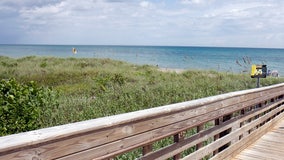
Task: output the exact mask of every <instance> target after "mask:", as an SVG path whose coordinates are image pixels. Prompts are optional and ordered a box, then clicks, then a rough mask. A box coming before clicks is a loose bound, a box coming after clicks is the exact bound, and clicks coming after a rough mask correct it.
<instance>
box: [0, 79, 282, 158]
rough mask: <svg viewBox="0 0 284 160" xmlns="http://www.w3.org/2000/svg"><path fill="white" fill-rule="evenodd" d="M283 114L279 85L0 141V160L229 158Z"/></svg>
mask: <svg viewBox="0 0 284 160" xmlns="http://www.w3.org/2000/svg"><path fill="white" fill-rule="evenodd" d="M283 111H284V84H278V85H274V86H269V87H263V88H258V89H251V90H245V91H238V92H232V93H227V94H223V95H218V96H212V97H208V98H203V99H198V100H193V101H188V102H183V103H178V104H172V105H167V106H162V107H156V108H152V109H147V110H141V111H137V112H131V113H126V114H121V115H115V116H110V117H104V118H98V119H93V120H88V121H83V122H78V123H73V124H67V125H62V126H56V127H51V128H45V129H40V130H35V131H31V132H26V133H20V134H15V135H10V136H5V137H0V159H5V160H6V159H19V160H23V159H29V160H39V159H41V160H46V159H59V160H66V159H70V160H80V159H82V160H83V159H119V158H121V159H134V158H133V156H137V157H136V158H139V159H149V160H153V159H167V158H173V159H180V158H184V159H202V158H205V159H206V158H212V159H230V158H232V157H234V156H235V155H236V154H238V153H239V152H240V151H241V150H243V149H244V148H246V147H247V146H248V145H250V144H251V143H253V142H254V141H255V140H257V139H258V138H259V137H261V136H262V135H263V134H265V133H266V132H267V131H268V130H269V129H270V128H271V127H273V126H274V125H275V124H276V123H277V121H278V120H280V119H281V118H283V117H284V113H283ZM157 146H159V147H157ZM162 146H163V147H162ZM125 157H126V158H125Z"/></svg>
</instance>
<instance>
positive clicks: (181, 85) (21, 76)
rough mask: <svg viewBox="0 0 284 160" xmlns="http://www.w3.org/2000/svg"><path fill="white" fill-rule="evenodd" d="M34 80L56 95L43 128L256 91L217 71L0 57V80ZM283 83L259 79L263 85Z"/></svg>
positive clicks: (239, 77) (244, 80) (242, 78)
mask: <svg viewBox="0 0 284 160" xmlns="http://www.w3.org/2000/svg"><path fill="white" fill-rule="evenodd" d="M9 78H15V79H16V80H17V81H19V82H21V83H27V82H29V81H35V82H37V83H38V85H40V86H46V87H52V88H53V90H56V91H58V92H59V100H58V101H59V106H54V107H53V108H52V107H51V108H48V109H46V111H45V112H44V114H43V115H42V117H41V121H42V124H43V126H42V127H49V126H54V125H59V124H66V123H71V122H76V121H82V120H87V119H93V118H98V117H103V116H109V115H115V114H120V113H125V112H131V111H136V110H141V109H146V108H151V107H157V106H162V105H166V104H172V103H177V102H182V101H188V100H193V99H198V98H202V97H208V96H212V95H217V94H222V93H227V92H231V91H237V90H243V89H250V88H255V86H256V82H255V79H251V78H250V77H249V75H247V74H233V73H219V72H215V71H196V70H195V71H190V70H189V71H185V72H183V73H175V72H161V71H159V70H158V68H157V67H154V66H148V65H143V66H138V65H133V64H129V63H125V62H121V61H114V60H110V59H95V58H55V57H35V56H30V57H24V58H19V59H13V58H9V57H3V56H2V57H0V79H9ZM281 82H284V79H283V78H271V77H268V78H266V79H261V84H262V86H267V85H271V84H276V83H281Z"/></svg>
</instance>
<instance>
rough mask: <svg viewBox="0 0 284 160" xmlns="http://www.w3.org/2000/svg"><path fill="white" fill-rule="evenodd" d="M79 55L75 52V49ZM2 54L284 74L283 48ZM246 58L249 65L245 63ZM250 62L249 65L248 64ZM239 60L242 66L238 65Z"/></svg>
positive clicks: (0, 49) (14, 49)
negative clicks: (263, 68)
mask: <svg viewBox="0 0 284 160" xmlns="http://www.w3.org/2000/svg"><path fill="white" fill-rule="evenodd" d="M73 47H75V48H76V49H77V51H78V52H77V54H73V53H72V48H73ZM0 55H2V56H9V57H14V58H20V57H25V56H31V55H36V56H55V57H64V58H65V57H77V58H83V57H84V58H110V59H115V60H122V61H126V62H130V63H134V64H139V65H143V64H149V65H155V66H159V67H161V68H175V69H202V70H203V69H205V70H215V71H222V72H234V73H240V72H243V71H244V70H246V71H248V70H250V66H251V64H266V65H267V68H268V70H278V72H279V73H280V75H282V76H283V75H284V63H283V62H284V49H265V48H223V47H174V46H172V47H170V46H96V45H0ZM244 59H245V61H246V62H244ZM248 60H249V62H248ZM237 61H238V62H239V64H241V65H242V66H240V65H238V64H237Z"/></svg>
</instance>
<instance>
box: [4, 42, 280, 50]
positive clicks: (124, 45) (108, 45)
mask: <svg viewBox="0 0 284 160" xmlns="http://www.w3.org/2000/svg"><path fill="white" fill-rule="evenodd" d="M0 45H2V46H3V45H6V46H7V45H8V46H106V47H112V46H113V47H120V46H121V47H181V48H182V47H185V48H187V47H188V48H229V49H230V48H238V49H279V50H284V48H280V47H253V46H251V47H250V46H210V45H208V46H206V45H204V46H203V45H200V46H199V45H143V44H141V45H132V44H129V45H127V44H29V43H15V44H9V43H7V44H4V43H1V44H0Z"/></svg>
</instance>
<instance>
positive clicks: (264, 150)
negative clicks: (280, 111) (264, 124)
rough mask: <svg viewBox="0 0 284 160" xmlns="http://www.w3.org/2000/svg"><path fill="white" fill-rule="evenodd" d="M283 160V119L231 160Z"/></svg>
mask: <svg viewBox="0 0 284 160" xmlns="http://www.w3.org/2000/svg"><path fill="white" fill-rule="evenodd" d="M265 159H269V160H279V159H284V119H282V120H281V121H280V122H279V124H278V125H276V126H275V127H274V128H273V129H272V130H271V131H270V132H268V133H267V134H265V135H264V136H262V137H261V138H260V139H259V140H257V141H256V142H255V143H254V144H252V145H251V146H249V147H248V148H246V149H245V150H243V151H242V152H241V153H240V154H239V155H237V156H236V157H235V158H234V159H233V160H265Z"/></svg>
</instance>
